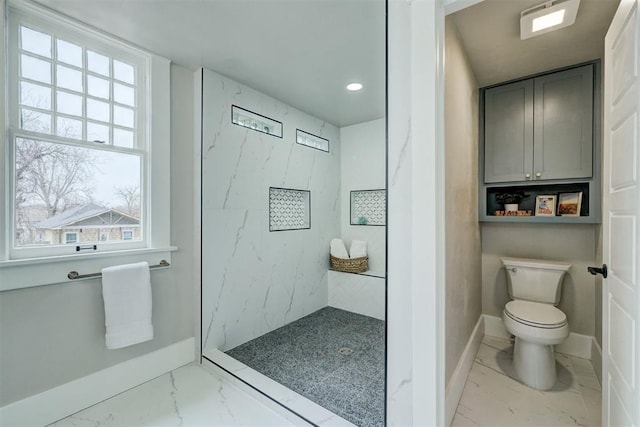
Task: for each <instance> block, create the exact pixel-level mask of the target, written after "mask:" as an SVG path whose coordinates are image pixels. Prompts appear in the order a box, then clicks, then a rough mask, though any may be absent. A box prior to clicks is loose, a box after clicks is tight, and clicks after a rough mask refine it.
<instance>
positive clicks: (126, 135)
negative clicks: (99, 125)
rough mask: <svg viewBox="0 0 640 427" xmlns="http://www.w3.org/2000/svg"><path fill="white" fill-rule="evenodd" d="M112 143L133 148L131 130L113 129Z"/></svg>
mask: <svg viewBox="0 0 640 427" xmlns="http://www.w3.org/2000/svg"><path fill="white" fill-rule="evenodd" d="M113 145H117V146H118V147H126V148H133V132H131V131H129V130H124V129H118V128H114V129H113Z"/></svg>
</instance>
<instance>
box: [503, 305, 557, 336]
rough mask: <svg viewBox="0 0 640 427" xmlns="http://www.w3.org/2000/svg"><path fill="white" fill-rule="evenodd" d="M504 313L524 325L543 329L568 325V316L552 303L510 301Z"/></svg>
mask: <svg viewBox="0 0 640 427" xmlns="http://www.w3.org/2000/svg"><path fill="white" fill-rule="evenodd" d="M504 314H505V315H506V316H508V317H510V318H511V319H512V320H514V321H516V322H518V323H521V324H523V325H527V326H532V327H536V328H543V329H557V328H563V327H565V326H566V325H567V316H566V315H565V314H564V313H563V312H562V311H561V310H558V309H557V308H556V307H554V306H552V305H550V304H543V303H539V302H533V301H525V300H514V301H509V302H508V303H507V304H506V305H505V307H504Z"/></svg>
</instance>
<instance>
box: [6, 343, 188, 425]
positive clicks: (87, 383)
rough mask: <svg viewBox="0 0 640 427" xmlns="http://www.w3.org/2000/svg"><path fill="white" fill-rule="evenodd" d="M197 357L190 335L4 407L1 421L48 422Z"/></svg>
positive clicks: (41, 423) (28, 423)
mask: <svg viewBox="0 0 640 427" xmlns="http://www.w3.org/2000/svg"><path fill="white" fill-rule="evenodd" d="M194 360H195V339H194V338H189V339H186V340H184V341H181V342H179V343H175V344H172V345H170V346H168V347H165V348H163V349H160V350H156V351H154V352H151V353H149V354H145V355H144V356H140V357H136V358H135V359H131V360H127V361H126V362H123V363H120V364H118V365H115V366H111V367H109V368H107V369H103V370H102V371H98V372H96V373H93V374H91V375H87V376H86V377H82V378H79V379H77V380H74V381H71V382H68V383H66V384H63V385H61V386H58V387H55V388H52V389H50V390H47V391H45V392H42V393H39V394H36V395H34V396H30V397H27V398H26V399H23V400H19V401H17V402H14V403H11V404H9V405H6V406H3V407H2V408H0V425H3V426H21V427H28V426H44V425H48V424H51V423H53V422H56V421H58V420H60V419H61V418H64V417H68V416H69V415H72V414H75V413H76V412H78V411H81V410H82V409H85V408H88V407H89V406H91V405H95V404H96V403H99V402H101V401H103V400H105V399H108V398H110V397H112V396H115V395H116V394H119V393H122V392H123V391H126V390H128V389H130V388H133V387H135V386H137V385H140V384H142V383H144V382H146V381H149V380H152V379H153V378H156V377H159V376H160V375H163V374H165V373H167V372H169V371H172V370H174V369H176V368H179V367H180V366H184V365H187V364H189V363H191V362H193V361H194Z"/></svg>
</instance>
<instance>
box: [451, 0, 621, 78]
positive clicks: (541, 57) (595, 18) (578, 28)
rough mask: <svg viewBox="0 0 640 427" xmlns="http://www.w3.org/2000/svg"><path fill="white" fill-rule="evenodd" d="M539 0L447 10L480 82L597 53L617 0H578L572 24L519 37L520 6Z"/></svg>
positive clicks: (498, 0) (490, 0)
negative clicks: (528, 37) (576, 11)
mask: <svg viewBox="0 0 640 427" xmlns="http://www.w3.org/2000/svg"><path fill="white" fill-rule="evenodd" d="M541 3H544V1H543V0H485V1H483V2H481V3H478V4H476V5H474V6H472V7H469V8H466V9H463V10H461V11H459V12H457V13H454V14H452V15H450V16H451V18H452V19H453V21H454V22H455V24H456V27H457V28H458V32H459V34H460V38H461V40H462V44H463V45H464V47H465V50H466V51H467V55H468V57H469V61H470V63H471V68H472V69H473V71H474V73H475V76H476V80H477V81H478V85H479V86H480V87H482V86H488V85H491V84H495V83H501V82H505V81H508V80H512V79H515V78H519V77H524V76H527V75H531V74H536V73H540V72H543V71H549V70H552V69H555V68H560V67H564V66H568V65H574V64H578V63H580V62H585V61H590V60H593V59H598V58H601V57H602V52H603V51H604V36H605V34H606V32H607V29H608V28H609V24H610V23H611V19H612V18H613V15H614V14H615V11H616V9H617V7H618V4H619V3H620V0H581V1H580V8H579V9H578V16H577V17H576V22H575V24H573V25H572V26H570V27H567V28H563V29H560V30H557V31H552V32H550V33H547V34H544V35H541V36H537V37H533V38H531V39H528V40H520V12H521V11H523V10H525V9H527V8H529V7H532V6H536V5H538V4H541Z"/></svg>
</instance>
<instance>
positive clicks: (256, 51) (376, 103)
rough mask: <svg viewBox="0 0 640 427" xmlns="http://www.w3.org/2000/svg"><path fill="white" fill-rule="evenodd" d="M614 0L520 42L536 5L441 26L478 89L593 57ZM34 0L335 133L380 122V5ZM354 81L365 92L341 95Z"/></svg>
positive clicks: (377, 0)
mask: <svg viewBox="0 0 640 427" xmlns="http://www.w3.org/2000/svg"><path fill="white" fill-rule="evenodd" d="M477 1H478V0H468V1H467V2H468V3H474V2H477ZM619 1H620V0H581V4H580V9H579V10H578V16H577V19H576V23H575V24H574V25H573V26H571V27H568V28H565V29H562V30H558V31H554V32H551V33H548V34H545V35H542V36H539V37H534V38H531V39H529V40H524V41H521V40H520V36H519V34H520V33H519V31H520V30H519V17H520V11H522V10H524V9H527V8H529V7H531V6H534V5H537V4H539V3H541V2H542V1H541V0H484V1H482V2H480V3H478V4H476V5H474V6H471V7H468V8H466V9H463V10H461V11H459V12H456V13H454V14H452V15H450V19H452V20H453V21H454V22H455V24H456V26H457V28H458V32H459V33H460V37H461V39H462V43H463V45H464V47H465V49H466V51H467V54H468V56H469V60H470V62H471V66H472V69H473V71H474V73H475V76H476V79H477V81H478V85H479V86H487V85H491V84H495V83H500V82H504V81H508V80H511V79H514V78H519V77H523V76H527V75H531V74H535V73H539V72H543V71H548V70H551V69H554V68H559V67H563V66H567V65H573V64H576V63H580V62H584V61H589V60H592V59H597V58H600V57H601V56H602V50H603V40H604V34H605V33H606V30H607V28H608V26H609V23H610V22H611V19H612V17H613V15H614V13H615V10H616V8H617V5H618V3H619ZM38 2H40V3H42V4H44V5H46V6H48V7H50V8H52V9H55V10H58V11H60V12H62V13H64V14H66V15H68V16H71V17H74V18H76V19H78V20H81V21H84V22H86V23H88V24H90V25H92V26H94V27H97V28H100V29H102V30H104V31H106V32H109V33H112V34H114V35H116V36H118V37H120V38H122V39H125V40H128V41H131V42H133V43H135V44H137V45H139V46H141V47H143V48H145V49H147V50H149V51H152V52H155V53H157V54H159V55H162V56H164V57H167V58H169V59H171V60H172V61H174V62H175V63H177V64H180V65H182V66H185V67H188V68H191V69H193V70H195V69H197V68H198V67H200V66H204V67H206V68H209V69H211V70H214V71H217V72H219V73H221V74H224V75H226V76H228V77H230V78H232V79H235V80H237V81H239V82H241V83H244V84H246V85H248V86H250V87H252V88H254V89H256V90H259V91H261V92H264V93H266V94H268V95H270V96H272V97H274V98H277V99H280V100H282V101H284V102H286V103H287V104H290V105H292V106H294V107H296V108H299V109H300V110H303V111H305V112H307V113H309V114H312V115H314V116H316V117H318V118H321V119H323V120H327V121H328V122H330V123H333V124H335V125H337V126H347V125H351V124H354V123H360V122H364V121H368V120H372V119H376V118H380V117H383V116H384V108H385V105H384V96H385V62H384V61H385V22H384V20H385V0H38ZM448 22H449V21H448ZM356 80H357V81H360V82H362V83H363V84H364V85H365V88H364V89H363V90H362V91H361V92H357V93H349V92H347V91H346V90H345V88H344V87H345V85H346V84H347V83H349V82H351V81H356Z"/></svg>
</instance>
